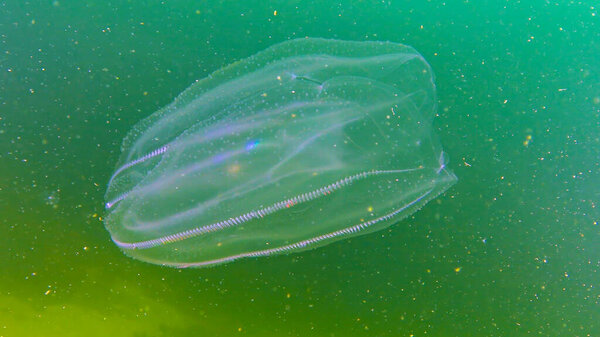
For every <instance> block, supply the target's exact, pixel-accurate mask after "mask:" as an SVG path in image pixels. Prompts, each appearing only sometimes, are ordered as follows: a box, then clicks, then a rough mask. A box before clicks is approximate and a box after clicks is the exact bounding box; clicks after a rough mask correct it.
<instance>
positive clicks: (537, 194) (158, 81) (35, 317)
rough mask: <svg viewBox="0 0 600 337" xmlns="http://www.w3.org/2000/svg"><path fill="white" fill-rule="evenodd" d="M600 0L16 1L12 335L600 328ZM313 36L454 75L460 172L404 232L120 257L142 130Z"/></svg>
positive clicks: (441, 122) (2, 64) (3, 76)
mask: <svg viewBox="0 0 600 337" xmlns="http://www.w3.org/2000/svg"><path fill="white" fill-rule="evenodd" d="M599 20H600V13H599V10H598V5H597V4H594V2H592V1H589V2H585V1H584V2H556V3H551V2H536V3H531V4H530V3H528V2H518V1H477V2H470V1H463V2H446V3H444V2H438V1H435V2H423V1H403V2H396V1H383V2H381V1H343V2H335V3H334V2H331V3H330V2H325V1H311V2H300V1H289V0H288V1H274V2H270V3H269V4H266V3H265V2H261V1H221V2H216V1H210V2H192V1H179V2H166V1H165V2H161V1H149V2H134V1H110V2H107V1H77V2H68V1H54V2H52V1H2V2H0V336H81V335H87V336H107V335H115V336H198V335H201V336H203V335H210V336H459V335H460V336H524V335H541V336H597V335H600V323H598V317H600V283H599V281H598V280H599V279H600V225H599V224H598V222H600V211H599V209H598V202H599V200H600V192H598V186H600V174H599V173H600V90H599V88H600V63H599V62H598V55H599V54H600V23H599ZM303 36H315V37H325V38H337V39H343V40H389V41H394V42H400V43H405V44H408V45H411V46H413V47H415V48H416V49H417V50H418V51H419V52H421V53H422V54H423V55H424V56H425V58H426V59H427V60H428V62H429V63H430V64H431V66H432V67H433V69H434V71H435V73H436V79H437V87H438V99H439V116H437V117H436V119H435V120H434V126H435V132H436V133H437V134H438V135H440V137H441V141H442V144H443V146H444V150H445V151H446V152H447V153H448V156H449V158H450V163H449V166H450V167H451V169H452V170H453V171H454V172H455V173H456V175H457V176H458V177H459V181H458V183H457V184H456V185H455V186H453V187H452V188H451V189H450V190H449V191H447V192H446V193H445V194H444V195H442V196H440V197H439V198H438V199H436V200H434V201H433V202H431V203H430V204H428V205H427V206H426V207H424V208H423V209H422V210H421V211H419V212H417V213H416V214H414V215H413V216H412V217H410V218H409V219H406V220H404V221H401V222H400V223H398V224H397V225H394V226H392V227H391V228H389V230H385V231H382V232H378V233H375V234H371V235H368V236H362V237H357V238H354V239H351V240H346V241H341V242H337V243H334V244H332V245H329V246H326V247H323V248H320V249H317V250H311V251H308V252H303V253H300V254H294V255H287V256H277V257H272V258H262V259H250V260H245V261H240V262H236V263H232V264H229V265H224V266H220V267H216V268H210V269H189V270H178V269H171V268H163V267H159V266H154V265H150V264H146V263H142V262H139V261H135V260H133V259H130V258H128V257H126V256H124V255H123V254H122V253H121V252H120V251H119V249H118V248H117V247H116V246H115V245H114V244H113V243H112V242H111V240H110V236H109V234H108V232H107V231H106V230H105V229H104V226H103V223H102V216H103V214H104V207H103V204H104V200H103V195H104V192H105V188H106V183H107V180H108V178H109V177H110V175H111V174H112V172H113V170H114V168H115V165H116V161H117V159H118V156H119V154H120V144H121V141H122V138H123V136H124V135H125V133H126V132H127V131H128V130H129V129H130V128H131V126H132V125H133V124H134V123H135V122H136V121H138V120H139V119H141V118H143V117H145V116H147V115H149V114H151V113H152V112H154V111H156V110H157V109H159V108H160V107H162V106H164V105H166V104H168V103H169V102H171V101H172V99H173V98H174V97H175V96H176V95H177V94H179V93H180V92H181V91H182V90H184V89H185V88H187V87H188V86H189V85H190V84H191V83H192V82H193V81H195V80H197V79H201V78H203V77H204V76H206V75H207V74H209V73H210V72H212V71H214V70H216V69H218V68H220V67H222V66H224V65H227V64H229V63H231V62H234V61H236V60H238V59H241V58H244V57H247V56H249V55H252V54H254V53H256V52H257V51H260V50H263V49H265V48H266V47H268V46H270V45H273V44H275V43H277V42H280V41H283V40H286V39H290V38H296V37H303Z"/></svg>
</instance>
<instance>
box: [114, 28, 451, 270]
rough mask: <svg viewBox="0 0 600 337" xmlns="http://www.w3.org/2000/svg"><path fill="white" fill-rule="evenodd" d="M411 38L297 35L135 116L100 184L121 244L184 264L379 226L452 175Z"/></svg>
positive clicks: (148, 257) (309, 244) (425, 69)
mask: <svg viewBox="0 0 600 337" xmlns="http://www.w3.org/2000/svg"><path fill="white" fill-rule="evenodd" d="M434 112H435V85H434V82H433V75H432V72H431V69H430V67H429V65H428V64H427V62H426V61H425V60H424V59H423V57H422V56H421V55H420V54H418V53H417V52H416V51H415V50H414V49H412V48H410V47H408V46H405V45H401V44H396V43H386V42H346V41H335V40H323V39H298V40H292V41H288V42H284V43H280V44H278V45H275V46H272V47H270V48H268V49H266V50H265V51H262V52H260V53H258V54H256V55H254V56H251V57H249V58H247V59H244V60H242V61H239V62H236V63H234V64H232V65H229V66H227V67H225V68H223V69H220V70H218V71H216V72H215V73H213V74H211V75H210V76H208V77H207V78H205V79H203V80H201V81H198V82H196V83H194V84H192V85H191V86H190V87H189V88H188V89H187V90H185V91H184V92H183V93H182V94H181V95H180V96H179V97H178V98H177V99H176V100H175V101H174V102H173V103H171V104H170V105H168V106H167V107H165V108H163V109H161V110H159V111H157V112H156V113H154V114H152V115H151V116H150V117H148V118H146V119H144V120H142V121H141V122H140V123H138V124H137V125H136V126H135V127H134V128H133V130H132V131H131V132H130V133H129V134H128V136H127V137H126V138H125V140H124V142H123V154H122V156H121V159H120V162H119V164H118V165H117V169H116V170H115V173H114V174H113V175H112V177H111V179H110V182H109V185H108V190H107V192H106V208H107V216H106V218H105V223H106V227H107V228H108V230H109V231H110V233H111V235H112V238H113V241H114V242H115V243H116V244H117V245H118V246H119V247H121V248H122V249H123V250H124V251H125V252H126V253H127V254H128V255H130V256H133V257H135V258H138V259H140V260H144V261H147V262H152V263H157V264H163V265H171V266H179V267H189V266H206V265H212V264H217V263H224V262H228V261H232V260H235V259H239V258H243V257H256V256H265V255H271V254H276V253H287V252H292V251H298V250H302V249H309V248H313V247H317V246H321V245H324V244H327V243H329V242H332V241H335V240H338V239H341V238H344V237H348V236H352V235H359V234H363V233H368V232H372V231H376V230H380V229H382V228H385V227H387V226H389V225H391V224H393V223H395V222H397V221H398V220H400V219H402V218H404V217H406V216H407V215H409V214H411V213H413V212H415V211H416V210H418V209H419V208H420V207H422V206H423V205H424V204H425V203H426V202H427V201H429V200H431V199H433V198H435V197H436V196H437V195H439V194H440V193H442V192H443V191H445V190H446V189H447V188H448V187H450V186H451V185H452V184H453V183H454V182H455V181H456V177H455V176H454V174H453V173H452V172H450V171H449V170H448V169H447V168H446V166H445V164H446V163H445V156H444V153H443V151H442V149H441V146H440V145H439V143H438V141H437V138H436V137H435V135H434V134H433V130H432V128H431V122H432V118H433V114H434Z"/></svg>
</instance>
